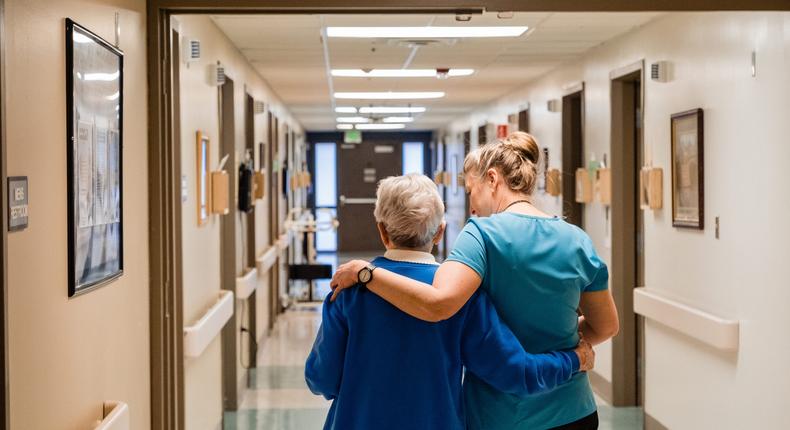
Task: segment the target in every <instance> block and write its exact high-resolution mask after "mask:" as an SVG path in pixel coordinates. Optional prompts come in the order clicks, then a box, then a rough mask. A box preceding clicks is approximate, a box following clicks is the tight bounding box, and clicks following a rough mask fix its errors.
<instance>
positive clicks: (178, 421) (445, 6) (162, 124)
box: [0, 0, 790, 430]
mask: <svg viewBox="0 0 790 430" xmlns="http://www.w3.org/2000/svg"><path fill="white" fill-rule="evenodd" d="M0 2H2V0H0ZM1 4H2V3H0V5H1ZM788 9H790V4H787V2H786V1H784V0H753V1H752V2H749V3H748V4H746V3H745V2H739V1H737V0H716V1H714V0H666V1H664V2H654V1H653V0H532V1H529V2H525V1H520V0H448V1H442V2H441V3H440V5H439V6H428V7H426V6H425V1H424V0H399V1H398V0H380V1H378V2H376V3H375V5H373V3H372V2H370V1H369V0H303V1H301V2H300V3H299V5H294V3H293V2H292V1H288V0H149V1H148V2H147V14H146V15H147V17H146V32H147V33H148V40H147V67H148V183H149V188H148V192H149V221H150V224H151V226H152V227H151V229H149V257H150V258H149V264H150V284H149V290H150V329H151V427H152V429H153V430H159V429H168V430H181V429H183V428H184V384H183V367H184V366H183V340H182V339H183V316H182V309H181V304H182V296H181V291H182V288H183V285H182V283H183V280H182V279H181V270H182V256H181V249H180V246H181V245H180V244H181V235H182V231H181V205H180V198H181V165H180V164H181V163H180V162H181V160H180V148H181V142H180V136H177V135H175V134H174V130H175V125H174V119H177V118H174V104H177V103H174V102H175V101H176V100H177V99H176V98H175V97H174V95H173V90H174V85H175V84H177V82H174V81H173V76H172V70H173V57H174V54H173V49H174V48H173V46H172V44H171V37H172V34H171V31H172V25H171V22H170V17H171V16H172V15H175V14H186V13H197V14H209V13H212V14H223V13H237V14H243V13H297V14H307V13H324V14H339V13H377V14H381V13H399V14H404V13H422V14H437V13H457V14H476V13H481V12H483V11H484V10H487V11H512V12H525V11H532V12H545V11H554V12H572V11H576V12H589V11H623V12H625V11H672V10H674V11H684V10H694V11H699V10H788ZM270 144H274V142H270ZM3 148H5V147H3ZM3 174H5V172H3ZM4 204H5V202H4ZM4 230H5V228H4ZM4 239H5V233H4ZM3 246H5V240H4V241H3ZM3 258H5V253H4V254H3ZM3 274H5V267H4V268H3ZM4 293H5V285H4ZM4 299H5V297H4ZM3 317H4V319H5V315H3ZM4 340H5V339H4ZM7 398H8V396H6V399H7ZM6 401H7V400H6Z"/></svg>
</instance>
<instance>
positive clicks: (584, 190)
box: [576, 167, 593, 203]
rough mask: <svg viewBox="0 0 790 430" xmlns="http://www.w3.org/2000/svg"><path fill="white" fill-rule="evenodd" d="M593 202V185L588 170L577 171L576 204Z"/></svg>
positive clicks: (580, 169) (579, 169)
mask: <svg viewBox="0 0 790 430" xmlns="http://www.w3.org/2000/svg"><path fill="white" fill-rule="evenodd" d="M592 201H593V183H592V179H590V173H589V172H588V171H587V169H584V168H581V167H580V168H578V169H576V203H590V202H592Z"/></svg>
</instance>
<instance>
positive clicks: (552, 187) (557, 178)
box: [546, 169, 562, 197]
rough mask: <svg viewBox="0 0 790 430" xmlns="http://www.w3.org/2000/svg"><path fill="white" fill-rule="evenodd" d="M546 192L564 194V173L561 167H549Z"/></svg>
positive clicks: (551, 194)
mask: <svg viewBox="0 0 790 430" xmlns="http://www.w3.org/2000/svg"><path fill="white" fill-rule="evenodd" d="M546 192H547V193H549V195H550V196H553V197H557V196H559V195H560V194H562V173H561V172H560V169H549V170H548V171H547V173H546Z"/></svg>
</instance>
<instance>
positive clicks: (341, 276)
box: [329, 260, 369, 302]
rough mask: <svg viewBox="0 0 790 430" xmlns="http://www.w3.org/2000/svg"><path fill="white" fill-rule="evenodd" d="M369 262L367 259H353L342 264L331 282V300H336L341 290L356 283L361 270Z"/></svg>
mask: <svg viewBox="0 0 790 430" xmlns="http://www.w3.org/2000/svg"><path fill="white" fill-rule="evenodd" d="M368 264H369V263H368V262H367V261H365V260H351V261H349V262H348V263H346V264H341V265H340V266H339V267H338V268H337V271H336V272H335V274H334V275H333V276H332V280H331V281H330V282H329V286H330V287H331V288H332V291H333V293H332V298H331V299H330V301H332V302H334V301H335V299H336V298H337V296H338V295H339V294H340V292H341V291H343V290H345V289H346V288H349V287H353V286H354V285H356V284H357V282H358V280H359V271H360V270H362V269H363V268H364V267H365V266H367V265H368Z"/></svg>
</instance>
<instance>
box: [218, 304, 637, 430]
mask: <svg viewBox="0 0 790 430" xmlns="http://www.w3.org/2000/svg"><path fill="white" fill-rule="evenodd" d="M320 323H321V304H320V303H316V304H306V305H299V306H295V307H294V308H293V309H289V310H288V311H286V312H285V314H283V315H282V316H281V317H280V319H279V320H278V321H277V325H276V326H275V328H274V330H273V332H272V334H271V336H269V337H268V338H267V339H266V341H265V342H264V343H263V344H262V345H261V349H260V355H259V359H258V366H257V367H256V368H255V369H254V370H253V371H251V372H250V376H249V378H250V379H249V384H248V388H247V389H246V390H245V392H244V397H243V400H242V402H241V405H240V406H239V409H238V411H233V412H225V424H224V430H252V429H255V430H262V429H281V430H301V429H320V428H322V427H323V425H324V420H325V419H326V413H327V411H328V410H329V406H330V402H329V401H326V400H324V398H323V397H319V396H315V395H313V394H312V393H311V392H310V391H309V389H308V388H307V385H306V384H305V380H304V363H305V359H306V358H307V355H308V354H309V352H310V348H312V346H313V341H314V340H315V335H316V331H317V329H318V326H319V324H320ZM596 401H597V403H598V415H599V419H600V427H599V428H600V429H601V430H630V429H641V428H643V424H642V414H641V411H639V409H638V408H634V407H619V408H618V407H612V406H611V405H609V404H608V403H606V401H604V400H602V399H601V398H600V397H597V396H596Z"/></svg>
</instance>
